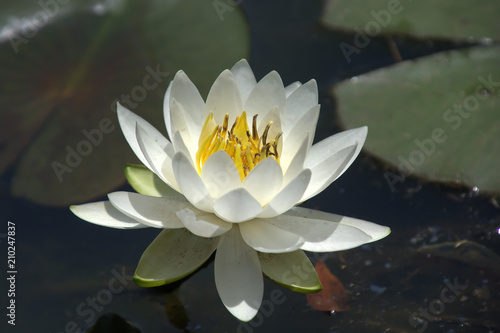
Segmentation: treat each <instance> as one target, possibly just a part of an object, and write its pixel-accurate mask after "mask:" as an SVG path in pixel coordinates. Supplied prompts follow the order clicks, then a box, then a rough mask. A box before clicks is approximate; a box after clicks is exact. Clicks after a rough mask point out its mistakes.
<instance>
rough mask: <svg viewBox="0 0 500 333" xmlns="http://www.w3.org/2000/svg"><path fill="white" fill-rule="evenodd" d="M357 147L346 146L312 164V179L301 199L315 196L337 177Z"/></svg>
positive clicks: (301, 200)
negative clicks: (321, 160)
mask: <svg viewBox="0 0 500 333" xmlns="http://www.w3.org/2000/svg"><path fill="white" fill-rule="evenodd" d="M356 148H357V145H356V144H354V145H352V146H349V147H345V148H344V149H342V150H340V151H338V152H336V153H335V154H333V155H331V156H330V157H329V158H327V159H325V160H324V161H323V162H322V163H320V164H318V165H315V166H310V168H311V169H310V170H311V172H312V177H311V181H310V182H309V186H308V187H307V190H306V191H305V192H304V196H303V197H302V199H300V202H303V201H305V200H307V199H309V198H311V197H313V196H315V195H316V194H318V193H319V192H321V191H323V190H324V189H325V188H327V187H328V186H329V185H330V184H331V183H332V182H333V181H334V180H335V179H337V178H338V176H339V174H340V173H341V172H343V170H344V167H345V166H346V165H347V163H349V161H350V160H351V158H352V156H353V155H354V153H355V152H356Z"/></svg>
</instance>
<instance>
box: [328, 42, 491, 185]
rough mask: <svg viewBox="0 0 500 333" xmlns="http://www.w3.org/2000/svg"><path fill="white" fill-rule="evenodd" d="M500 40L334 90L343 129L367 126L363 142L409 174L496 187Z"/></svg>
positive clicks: (396, 175) (392, 176)
mask: <svg viewBox="0 0 500 333" xmlns="http://www.w3.org/2000/svg"><path fill="white" fill-rule="evenodd" d="M499 59H500V46H495V47H474V48H470V49H463V50H455V51H450V52H443V53H438V54H434V55H431V56H427V57H424V58H420V59H418V60H414V61H405V62H402V63H398V64H396V65H394V66H391V67H388V68H382V69H379V70H376V71H373V72H371V73H368V74H365V75H362V76H359V77H355V78H352V79H350V80H346V81H344V82H342V83H340V84H338V85H337V86H335V87H334V88H333V93H334V95H335V97H336V99H337V103H338V111H339V113H340V117H341V120H342V121H343V123H344V125H345V126H346V127H347V128H354V127H358V126H362V125H367V126H368V138H367V140H366V143H365V146H364V148H365V149H366V150H367V151H368V152H370V153H371V154H373V155H375V156H377V157H379V158H380V159H382V160H384V161H386V162H388V163H389V164H392V165H393V166H395V167H397V168H398V169H397V171H394V172H386V173H385V178H386V180H387V183H388V185H389V186H390V187H391V189H395V187H397V185H398V184H399V183H401V182H403V181H404V179H405V177H406V176H409V175H417V176H421V177H424V178H428V179H430V180H436V181H444V182H453V183H458V184H463V185H466V186H469V187H473V186H477V187H478V188H479V189H480V190H485V191H491V192H499V191H500V173H499V172H498V166H499V165H500V154H498V152H500V140H498V133H500V114H499V113H498V110H499V108H500V66H499V62H498V60H499Z"/></svg>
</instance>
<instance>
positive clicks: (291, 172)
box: [283, 136, 309, 186]
mask: <svg viewBox="0 0 500 333" xmlns="http://www.w3.org/2000/svg"><path fill="white" fill-rule="evenodd" d="M308 149H309V136H305V137H304V139H303V140H302V143H301V144H300V146H299V149H298V150H297V153H296V154H295V156H294V157H293V159H292V161H291V162H290V164H289V165H288V168H287V169H286V170H284V172H285V175H284V176H283V185H284V186H286V185H288V183H290V182H291V181H292V180H294V179H295V177H297V175H298V174H299V173H300V172H302V170H304V161H305V160H306V156H307V151H308Z"/></svg>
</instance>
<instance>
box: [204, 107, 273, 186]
mask: <svg viewBox="0 0 500 333" xmlns="http://www.w3.org/2000/svg"><path fill="white" fill-rule="evenodd" d="M228 122H229V115H228V114H227V113H226V115H225V117H224V123H223V124H222V126H220V125H218V124H217V123H216V122H215V120H214V117H213V113H210V115H209V116H208V117H207V119H206V120H205V123H204V124H203V128H202V130H201V135H200V139H199V141H198V151H197V152H196V167H197V169H198V173H201V168H202V167H203V164H205V162H206V161H207V159H208V157H209V156H210V155H212V154H213V153H215V152H217V151H219V150H224V151H225V152H226V153H228V155H229V156H230V157H231V159H232V160H233V161H234V164H235V165H236V169H237V170H238V173H239V175H240V179H241V181H243V179H245V177H246V176H247V175H248V173H249V172H250V171H252V169H253V168H254V167H255V166H256V165H257V164H258V163H259V162H260V161H262V160H263V159H265V158H267V157H273V158H274V159H275V160H276V161H278V163H279V154H278V151H279V149H278V144H279V142H280V138H281V135H282V134H283V132H280V133H278V134H277V135H276V137H275V138H274V140H272V141H268V138H267V136H268V133H269V129H270V128H271V125H272V124H273V122H272V121H270V122H269V123H268V124H267V126H266V128H265V129H264V131H263V132H262V135H260V136H259V134H258V133H257V115H255V116H254V117H253V121H252V131H250V128H249V127H248V123H247V114H246V112H245V111H243V113H242V114H241V115H239V116H237V117H236V120H235V121H234V124H233V126H232V127H231V129H230V130H229V131H228Z"/></svg>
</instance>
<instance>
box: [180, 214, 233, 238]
mask: <svg viewBox="0 0 500 333" xmlns="http://www.w3.org/2000/svg"><path fill="white" fill-rule="evenodd" d="M196 211H198V210H197V209H190V208H185V209H182V210H180V211H178V212H177V213H176V215H177V217H178V218H179V219H180V220H181V221H182V223H183V224H184V226H185V227H186V228H187V229H188V230H189V231H191V232H192V233H193V234H195V235H196V236H200V237H206V238H211V237H217V236H220V235H222V234H224V233H226V232H227V231H229V230H230V229H231V227H232V226H233V224H232V223H228V222H225V221H222V220H221V219H220V218H218V217H217V216H215V215H214V214H206V213H204V214H199V215H198V216H197V215H196V213H195V212H196ZM198 212H199V211H198Z"/></svg>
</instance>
